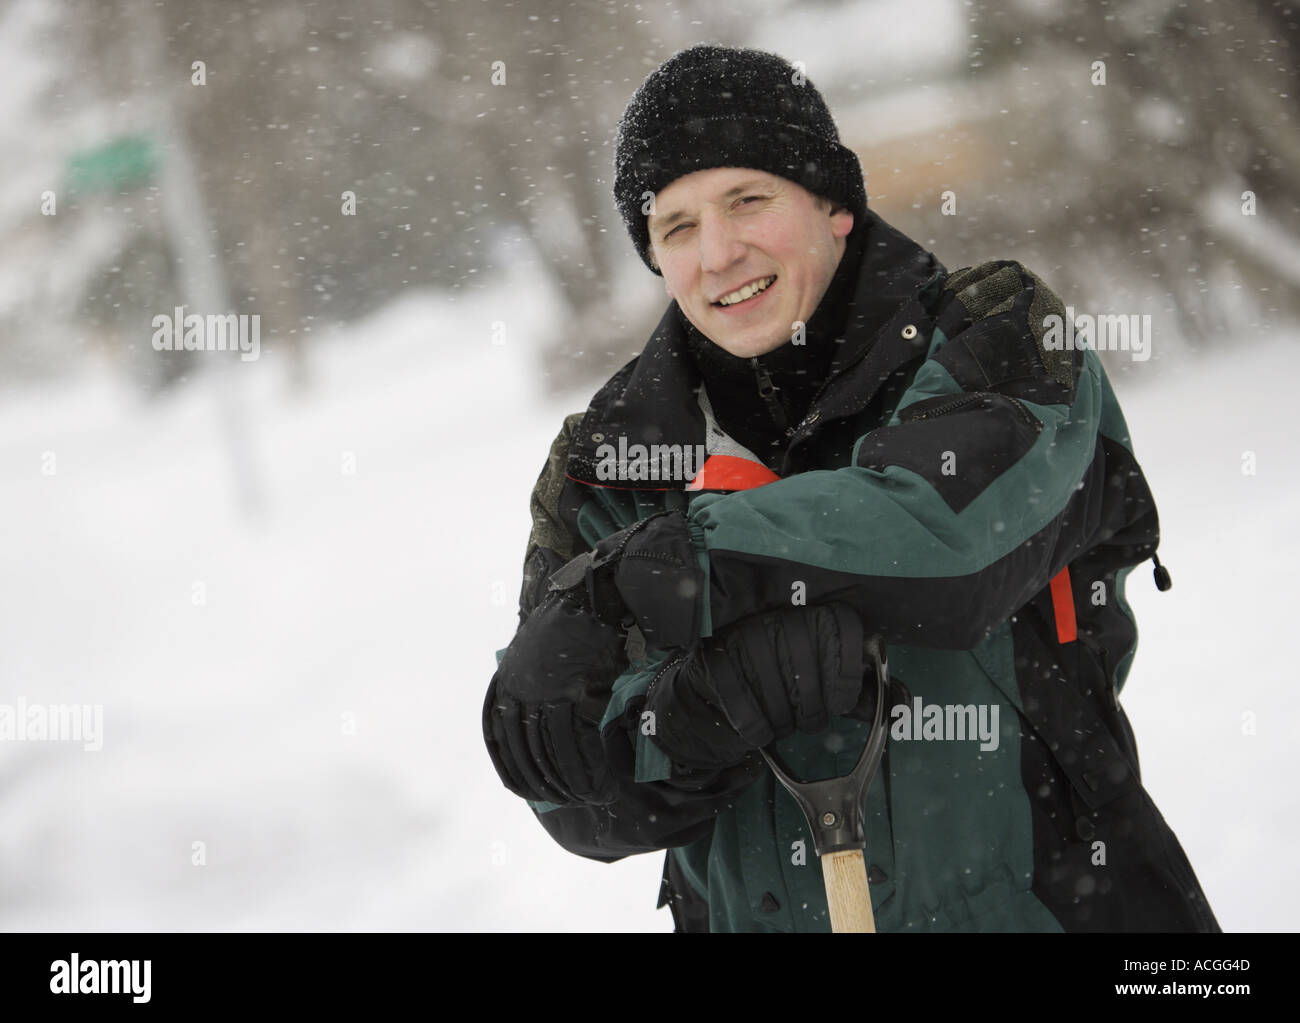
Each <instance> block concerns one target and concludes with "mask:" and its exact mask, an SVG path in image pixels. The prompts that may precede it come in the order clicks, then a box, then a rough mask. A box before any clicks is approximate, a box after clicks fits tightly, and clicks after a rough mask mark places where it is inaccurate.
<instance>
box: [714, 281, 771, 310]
mask: <svg viewBox="0 0 1300 1023" xmlns="http://www.w3.org/2000/svg"><path fill="white" fill-rule="evenodd" d="M774 280H776V277H775V276H773V277H765V278H763V279H762V280H761V281H755V282H754V283H753V284H746V285H745V286H744V287H743V288H741V289H740V290H739V291H733V292H732V293H731V294H730V295H723V296H722V297H721V298H720V299H718V305H735V304H736V303H737V302H743V301H745V299H747V298H751V297H753V296H754V295H756V294H757V293H758V292H760V291H762V290H763V289H764V288H766V287H768V285H770V284H771V283H772V282H773V281H774Z"/></svg>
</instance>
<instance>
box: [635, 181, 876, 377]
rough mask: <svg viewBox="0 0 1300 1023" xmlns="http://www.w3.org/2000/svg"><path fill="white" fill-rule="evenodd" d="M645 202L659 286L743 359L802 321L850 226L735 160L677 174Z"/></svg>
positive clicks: (845, 215) (847, 217) (801, 191)
mask: <svg viewBox="0 0 1300 1023" xmlns="http://www.w3.org/2000/svg"><path fill="white" fill-rule="evenodd" d="M654 209H655V212H654V213H653V214H652V215H651V216H650V217H649V218H648V223H647V226H648V227H649V230H650V252H651V256H652V258H653V259H654V263H655V265H656V266H657V267H658V268H659V270H660V272H661V273H662V274H663V275H664V283H665V284H666V285H667V286H668V294H669V295H671V296H672V297H673V298H675V299H676V300H677V304H678V305H679V306H680V307H681V310H682V312H683V313H685V314H686V318H687V319H688V320H690V321H691V323H693V324H695V326H696V328H697V329H698V330H699V331H700V333H702V334H703V335H704V336H705V337H707V338H708V339H709V340H711V341H713V342H714V343H715V344H717V345H718V346H720V347H721V348H723V349H725V350H726V351H728V352H730V353H731V354H732V355H736V356H739V357H741V358H745V359H748V358H751V357H752V356H755V355H764V354H766V353H767V352H770V351H773V350H774V349H777V348H780V347H781V345H783V344H785V343H786V342H788V341H789V340H790V339H791V338H792V337H793V335H794V333H795V331H796V330H797V329H798V328H797V326H796V325H797V324H799V323H807V321H808V319H809V318H810V317H811V316H812V314H813V313H814V312H815V311H816V309H817V304H818V303H819V302H820V301H821V299H822V296H823V295H824V294H826V289H827V288H828V287H829V286H830V283H831V278H832V277H833V276H834V275H835V268H836V267H837V266H838V265H839V262H840V257H841V256H843V255H844V248H845V245H846V242H845V239H846V238H847V237H848V234H849V232H850V231H851V230H852V229H853V214H852V213H850V212H848V211H847V210H845V209H839V210H838V211H837V212H832V206H831V204H830V203H829V202H828V201H827V200H823V199H819V198H818V197H817V196H815V195H813V194H812V193H811V192H809V191H808V190H807V189H806V188H804V187H803V186H802V185H799V184H796V183H795V182H793V181H789V180H787V179H785V178H781V177H777V176H776V175H773V174H767V173H764V172H762V171H755V170H748V169H746V168H743V167H715V168H712V169H710V170H702V171H695V172H694V173H692V174H687V175H686V176H685V177H681V178H678V179H677V180H676V181H674V182H673V183H672V184H670V185H669V186H668V187H667V188H665V189H664V190H663V191H661V192H659V193H658V194H657V195H656V196H655V205H654ZM764 284H766V287H765V288H764V287H763V285H764ZM758 288H762V290H761V291H759V290H755V289H758ZM744 289H749V290H748V291H747V290H744ZM738 292H739V293H738Z"/></svg>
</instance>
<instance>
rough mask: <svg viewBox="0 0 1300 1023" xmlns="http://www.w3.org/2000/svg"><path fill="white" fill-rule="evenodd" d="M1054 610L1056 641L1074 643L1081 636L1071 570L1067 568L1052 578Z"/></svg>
mask: <svg viewBox="0 0 1300 1023" xmlns="http://www.w3.org/2000/svg"><path fill="white" fill-rule="evenodd" d="M1052 610H1053V611H1054V612H1056V640H1057V642H1058V643H1073V642H1074V641H1075V640H1076V639H1077V638H1078V636H1079V630H1078V626H1077V624H1076V622H1075V620H1074V591H1073V590H1072V589H1071V588H1070V569H1069V567H1068V566H1067V567H1065V568H1063V569H1061V570H1060V571H1059V572H1057V573H1056V575H1055V576H1053V577H1052Z"/></svg>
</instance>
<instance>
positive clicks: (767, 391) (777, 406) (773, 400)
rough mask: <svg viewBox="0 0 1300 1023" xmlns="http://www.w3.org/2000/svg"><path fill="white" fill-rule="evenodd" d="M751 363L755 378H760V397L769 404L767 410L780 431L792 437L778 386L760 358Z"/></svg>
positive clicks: (753, 359) (755, 357)
mask: <svg viewBox="0 0 1300 1023" xmlns="http://www.w3.org/2000/svg"><path fill="white" fill-rule="evenodd" d="M749 361H750V364H751V365H753V367H754V376H755V377H757V378H758V396H759V397H760V398H762V399H763V401H764V402H766V403H767V410H768V411H769V412H770V413H771V414H772V418H773V419H774V420H776V425H777V427H778V429H780V430H781V432H782V433H784V434H785V435H786V436H787V437H789V436H791V435H792V434H793V433H794V430H792V429H791V428H790V420H789V419H787V418H786V415H785V409H783V408H782V407H781V402H780V400H779V399H778V398H777V396H776V384H774V383H772V378H771V376H769V375H768V372H767V370H765V369H764V368H763V367H762V365H760V363H759V361H758V356H754V358H752V359H750V360H749Z"/></svg>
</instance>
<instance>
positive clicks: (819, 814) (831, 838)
mask: <svg viewBox="0 0 1300 1023" xmlns="http://www.w3.org/2000/svg"><path fill="white" fill-rule="evenodd" d="M864 648H865V651H866V656H867V660H868V662H870V663H873V664H875V666H876V715H875V719H874V720H873V721H872V723H871V734H870V735H869V736H868V737H867V745H866V746H865V747H864V748H863V750H862V755H861V756H860V757H858V762H857V765H856V766H855V767H854V768H853V770H852V771H850V772H849V773H848V774H846V775H843V776H841V777H838V778H824V779H822V780H821V781H798V780H796V779H795V778H793V777H791V776H790V773H789V771H788V770H787V769H786V766H785V764H783V763H782V762H781V760H780V758H779V757H778V756H777V755H776V754H775V753H774V752H770V751H769V750H768V749H761V750H759V752H760V753H762V754H763V759H764V760H766V761H767V764H768V766H769V767H770V768H772V773H773V774H775V775H776V778H777V781H779V782H780V783H781V784H782V785H784V786H785V788H786V791H788V792H789V793H790V795H792V796H794V798H795V801H796V802H798V804H799V808H800V809H801V810H803V815H804V817H806V818H807V819H808V827H809V828H811V829H812V834H813V846H814V848H815V849H816V850H817V855H818V856H824V855H826V854H827V853H832V852H839V851H840V850H843V849H862V848H864V847H865V846H866V844H867V832H866V825H865V819H864V808H863V807H864V803H865V801H866V794H867V789H868V788H870V786H871V779H872V778H874V777H875V774H876V768H878V767H879V766H880V758H881V757H882V756H883V755H884V752H885V738H886V736H887V734H888V729H887V728H886V727H885V713H886V707H887V704H888V702H889V700H888V692H889V666H888V665H887V664H886V662H885V646H884V642H883V641H882V640H881V638H880V637H879V636H869V637H868V638H867V641H866V643H865V644H864ZM770 749H775V744H773V746H772V747H770Z"/></svg>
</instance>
